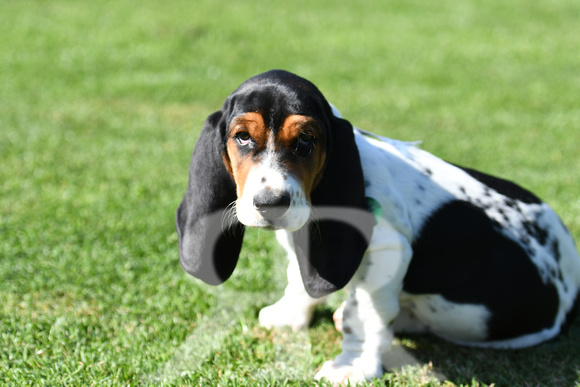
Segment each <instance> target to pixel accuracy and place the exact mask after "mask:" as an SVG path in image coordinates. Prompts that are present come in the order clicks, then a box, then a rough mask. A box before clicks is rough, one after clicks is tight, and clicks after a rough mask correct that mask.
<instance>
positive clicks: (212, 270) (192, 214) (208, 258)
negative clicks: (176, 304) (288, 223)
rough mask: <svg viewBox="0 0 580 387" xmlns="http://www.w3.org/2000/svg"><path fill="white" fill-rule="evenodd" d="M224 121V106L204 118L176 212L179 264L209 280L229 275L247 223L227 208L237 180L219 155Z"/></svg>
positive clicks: (234, 264) (218, 281) (223, 279)
mask: <svg viewBox="0 0 580 387" xmlns="http://www.w3.org/2000/svg"><path fill="white" fill-rule="evenodd" d="M223 125H225V124H224V123H223V120H222V112H221V111H218V112H216V113H214V114H212V115H210V116H209V117H208V118H207V120H206V121H205V123H204V125H203V129H202V131H201V135H200V136H199V139H198V140H197V142H196V144H195V147H194V149H193V156H192V157H191V163H190V166H189V183H188V186H187V190H186V191H185V196H184V197H183V201H182V202H181V204H180V205H179V208H178V209H177V213H176V215H175V224H176V227H177V235H178V236H179V260H180V262H181V266H182V267H183V269H184V270H185V271H186V272H188V273H189V274H191V275H193V276H195V277H197V278H199V279H201V280H203V281H205V282H207V283H208V284H211V285H219V284H221V283H222V282H224V281H226V280H227V279H228V278H229V277H230V275H231V274H232V272H233V271H234V268H235V267H236V263H237V262H238V256H239V253H240V249H241V247H242V241H243V238H244V226H243V225H242V224H240V223H239V222H238V221H237V219H236V218H235V216H234V215H232V214H231V213H229V212H228V211H227V210H226V208H227V207H228V206H229V205H230V204H231V203H232V202H233V201H234V200H236V186H235V183H234V181H233V179H232V177H231V176H230V174H229V173H228V171H227V170H226V168H225V166H224V161H223V159H222V155H221V149H222V142H223V140H222V132H224V131H225V129H223V128H220V126H223Z"/></svg>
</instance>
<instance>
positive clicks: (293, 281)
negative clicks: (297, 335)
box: [259, 230, 326, 331]
mask: <svg viewBox="0 0 580 387" xmlns="http://www.w3.org/2000/svg"><path fill="white" fill-rule="evenodd" d="M276 236H277V239H278V241H279V242H280V244H281V245H282V246H283V247H284V248H285V249H286V251H287V253H288V260H289V262H288V272H287V276H288V285H287V286H286V289H285V290H284V296H283V297H282V298H281V299H280V300H279V301H278V302H276V303H275V304H273V305H270V306H267V307H265V308H263V309H262V310H261V311H260V315H259V321H260V325H261V326H263V327H266V328H273V327H283V326H289V327H291V328H292V329H293V330H295V331H296V330H300V329H306V328H307V327H308V325H309V324H310V320H311V319H312V314H313V313H314V308H315V307H316V305H319V304H322V303H324V302H325V300H326V298H325V297H323V298H312V297H310V296H309V295H308V293H307V292H306V289H305V288H304V284H303V282H302V276H301V275H300V268H299V266H298V260H297V258H296V253H295V252H294V246H293V243H292V238H291V235H290V233H289V232H287V231H283V230H282V231H278V232H276Z"/></svg>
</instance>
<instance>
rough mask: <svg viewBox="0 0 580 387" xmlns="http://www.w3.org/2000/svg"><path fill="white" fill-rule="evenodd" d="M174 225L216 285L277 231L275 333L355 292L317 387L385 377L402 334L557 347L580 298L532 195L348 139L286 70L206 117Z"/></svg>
mask: <svg viewBox="0 0 580 387" xmlns="http://www.w3.org/2000/svg"><path fill="white" fill-rule="evenodd" d="M176 225H177V231H178V235H179V256H180V262H181V265H182V267H183V268H184V269H185V271H186V272H188V273H189V274H191V275H193V276H195V277H197V278H200V279H202V280H203V281H205V282H207V283H209V284H213V285H217V284H220V283H222V282H224V281H226V280H227V279H228V278H229V277H230V275H231V274H232V272H233V270H234V268H235V266H236V262H237V260H238V254H239V252H240V249H241V245H242V239H243V235H244V229H245V227H259V228H263V229H268V230H276V231H277V237H278V240H279V241H280V242H281V243H282V244H283V245H284V247H285V248H286V250H287V251H288V256H289V259H290V263H289V266H288V286H287V288H286V291H285V293H284V296H283V297H282V298H281V299H280V301H278V302H277V303H275V304H274V305H271V306H268V307H266V308H264V309H263V310H262V311H261V312H260V316H259V321H260V324H261V325H264V326H266V327H274V326H283V325H289V326H292V327H294V328H295V329H299V328H305V327H307V326H308V324H309V321H310V318H311V316H312V311H313V308H314V306H315V305H317V304H319V303H321V302H323V301H324V297H325V296H327V295H328V294H330V293H332V292H334V291H336V290H338V289H341V288H343V287H345V286H346V285H348V289H349V290H348V298H347V300H346V304H345V306H344V309H343V312H342V317H341V318H340V319H341V320H342V334H343V339H342V353H341V354H340V355H339V356H338V357H336V358H335V359H334V360H333V361H328V362H326V363H325V364H324V365H323V367H322V369H320V371H319V372H318V373H317V375H316V377H317V378H319V379H320V378H327V379H329V380H330V381H331V382H333V383H342V382H345V381H347V380H348V381H358V380H368V379H371V378H374V377H380V376H381V375H382V374H383V367H382V364H381V353H382V352H384V351H387V350H388V348H389V346H390V343H391V340H392V333H393V332H394V333H397V332H430V333H433V334H435V335H437V336H440V337H442V338H445V339H447V340H450V341H452V342H456V343H460V344H465V345H470V346H477V347H491V348H523V347H528V346H533V345H536V344H539V343H541V342H543V341H546V340H549V339H552V338H554V337H556V336H557V335H558V334H560V333H561V332H563V330H564V329H565V328H566V326H567V324H568V323H569V322H570V319H571V316H572V314H573V313H572V312H573V310H574V309H575V308H574V306H575V305H576V304H577V295H578V291H579V287H580V258H579V256H578V252H577V249H576V246H575V243H574V240H573V238H572V236H571V234H570V232H569V231H568V230H567V229H566V227H565V226H564V224H563V223H562V222H561V221H560V219H559V217H558V216H557V215H556V213H555V212H554V211H553V210H552V209H551V208H550V207H549V206H548V205H547V204H545V203H544V202H542V201H541V200H540V199H538V198H537V197H536V196H535V195H534V194H532V193H530V192H528V191H527V190H525V189H523V188H521V187H519V186H517V185H515V184H513V183H511V182H509V181H506V180H502V179H499V178H496V177H492V176H489V175H486V174H483V173H481V172H477V171H474V170H471V169H467V168H463V167H460V166H457V165H453V164H450V163H447V162H445V161H443V160H441V159H439V158H437V157H435V156H433V155H431V154H430V153H427V152H425V151H423V150H421V149H419V148H418V147H417V146H416V145H415V144H411V143H404V142H400V141H395V140H391V139H387V138H382V137H378V136H376V135H373V134H371V133H369V132H365V131H363V130H360V129H357V128H353V126H352V125H351V124H350V123H349V122H348V121H346V120H344V119H342V118H341V117H340V113H338V112H337V111H336V110H334V108H333V107H332V106H331V105H330V104H329V103H328V102H327V101H326V99H325V98H324V97H323V95H322V94H321V93H320V91H319V90H318V89H317V88H316V87H315V86H314V85H313V84H312V83H310V82H309V81H307V80H305V79H303V78H300V77H298V76H296V75H294V74H291V73H288V72H285V71H280V70H274V71H269V72H266V73H264V74H260V75H257V76H255V77H252V78H250V79H248V80H247V81H246V82H244V83H243V84H242V85H241V86H239V87H238V88H237V89H236V90H235V91H234V92H233V93H232V94H231V95H230V96H229V97H227V98H226V100H225V102H224V104H223V106H222V108H221V109H220V110H218V111H217V112H215V113H213V114H211V115H210V116H209V117H208V118H207V120H206V121H205V124H204V126H203V129H202V132H201V135H200V137H199V139H198V140H197V143H196V144H195V148H194V150H193V156H192V159H191V165H190V169H189V184H188V186H187V190H186V192H185V196H184V198H183V201H182V202H181V204H180V206H179V208H178V210H177V214H176Z"/></svg>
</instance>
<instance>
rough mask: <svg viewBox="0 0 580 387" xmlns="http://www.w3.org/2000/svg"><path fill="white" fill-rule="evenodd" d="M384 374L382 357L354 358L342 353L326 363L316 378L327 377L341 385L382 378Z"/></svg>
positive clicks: (335, 383) (331, 381)
mask: <svg viewBox="0 0 580 387" xmlns="http://www.w3.org/2000/svg"><path fill="white" fill-rule="evenodd" d="M365 359H366V361H365ZM382 375H383V366H382V364H381V361H380V357H379V358H378V360H377V359H376V357H374V356H373V357H366V358H362V357H360V358H356V359H352V358H350V357H349V356H344V354H342V355H339V356H338V357H337V358H336V359H334V360H330V361H327V362H326V363H324V365H323V366H322V368H321V369H320V371H318V373H317V374H316V379H317V380H321V379H327V380H328V381H329V382H330V383H332V384H333V385H341V384H347V383H350V384H356V383H359V382H365V381H368V380H371V379H372V378H380V377H381V376H382Z"/></svg>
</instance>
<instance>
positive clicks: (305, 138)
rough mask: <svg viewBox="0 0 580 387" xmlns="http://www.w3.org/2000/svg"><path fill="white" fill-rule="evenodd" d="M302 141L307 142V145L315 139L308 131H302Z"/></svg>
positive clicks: (300, 137)
mask: <svg viewBox="0 0 580 387" xmlns="http://www.w3.org/2000/svg"><path fill="white" fill-rule="evenodd" d="M299 139H300V142H301V143H303V144H305V145H309V144H310V143H311V142H312V141H314V136H313V135H311V134H308V133H304V132H302V133H300V136H299Z"/></svg>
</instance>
